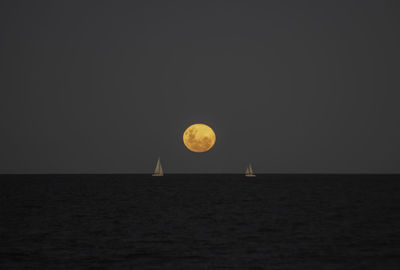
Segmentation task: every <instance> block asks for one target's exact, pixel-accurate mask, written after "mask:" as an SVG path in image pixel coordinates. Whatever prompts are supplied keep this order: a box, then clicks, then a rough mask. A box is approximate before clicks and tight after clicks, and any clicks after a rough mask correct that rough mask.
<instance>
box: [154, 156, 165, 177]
mask: <svg viewBox="0 0 400 270" xmlns="http://www.w3.org/2000/svg"><path fill="white" fill-rule="evenodd" d="M153 176H164V171H163V169H162V166H161V162H160V158H158V160H157V165H156V169H155V170H154V173H153Z"/></svg>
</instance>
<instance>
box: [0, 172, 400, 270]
mask: <svg viewBox="0 0 400 270" xmlns="http://www.w3.org/2000/svg"><path fill="white" fill-rule="evenodd" d="M0 269H289V270H290V269H396V270H397V269H400V177H399V176H365V175H364V176H362V175H358V176H350V175H336V176H335V175H325V176H324V175H319V176H318V175H259V176H258V177H257V178H255V179H246V178H244V177H243V176H239V175H170V176H165V177H161V178H157V177H149V176H144V175H48V176H43V175H42V176H41V175H36V176H2V179H1V180H0Z"/></svg>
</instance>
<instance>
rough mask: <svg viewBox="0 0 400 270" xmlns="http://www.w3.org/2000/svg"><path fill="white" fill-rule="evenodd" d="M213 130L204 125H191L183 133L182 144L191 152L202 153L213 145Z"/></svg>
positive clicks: (214, 137)
mask: <svg viewBox="0 0 400 270" xmlns="http://www.w3.org/2000/svg"><path fill="white" fill-rule="evenodd" d="M215 140H216V136H215V133H214V130H212V128H210V127H209V126H207V125H205V124H193V125H191V126H190V127H188V128H187V129H186V130H185V132H184V133H183V143H184V144H185V146H186V147H187V148H188V149H189V150H190V151H192V152H196V153H203V152H207V151H208V150H210V149H211V148H212V147H213V146H214V144H215Z"/></svg>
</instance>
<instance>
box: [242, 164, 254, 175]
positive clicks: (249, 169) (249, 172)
mask: <svg viewBox="0 0 400 270" xmlns="http://www.w3.org/2000/svg"><path fill="white" fill-rule="evenodd" d="M245 176H246V177H256V175H255V174H254V173H253V167H251V164H249V166H247V168H246V174H245Z"/></svg>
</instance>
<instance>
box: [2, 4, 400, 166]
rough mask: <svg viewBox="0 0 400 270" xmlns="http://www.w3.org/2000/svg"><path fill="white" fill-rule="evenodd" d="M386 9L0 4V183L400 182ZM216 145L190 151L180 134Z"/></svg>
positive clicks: (392, 28) (394, 56) (395, 14)
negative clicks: (136, 177) (45, 179)
mask: <svg viewBox="0 0 400 270" xmlns="http://www.w3.org/2000/svg"><path fill="white" fill-rule="evenodd" d="M399 14H400V5H399V4H398V1H396V0H393V1H383V0H376V1H365V0H364V1H351V0H345V1H333V0H332V1H321V0H315V1H299V0H293V1H282V0H280V1H278V0H277V1H266V0H264V1H215V0H214V1H181V2H174V1H164V0H163V1H149V0H145V1H137V0H135V1H116V0H113V1H111V0H110V1H82V0H79V1H71V0H68V1H53V0H51V1H16V0H10V1H6V0H3V1H1V2H0V34H1V43H0V69H1V72H0V91H1V92H0V112H1V113H0V121H1V122H0V123H1V131H0V173H117V172H121V173H131V172H132V173H143V172H151V171H152V170H153V169H154V166H155V162H156V158H157V157H158V156H161V160H162V163H163V165H164V169H165V171H166V173H168V172H204V173H207V172H221V173H224V172H243V171H244V169H245V167H246V165H247V163H248V162H252V163H253V165H254V168H255V171H256V172H289V173H292V172H315V173H350V172H363V173H369V172H375V173H381V172H382V173H383V172H384V173H393V172H397V173H400V156H399V154H400V124H399V122H400V121H399V116H400V107H399V101H400V93H399V91H400V82H399V78H400V77H399V75H400V68H399V65H400V52H399V50H400V49H399V48H400V34H399V33H400V16H399ZM195 122H202V123H206V124H208V125H210V126H211V127H212V128H213V129H214V130H215V132H216V135H217V142H216V145H215V147H214V148H213V149H212V150H211V151H210V152H208V153H204V154H195V153H192V152H190V151H188V150H187V149H186V148H185V147H184V145H183V143H182V133H183V131H184V130H185V128H186V127H187V126H188V125H190V124H192V123H195Z"/></svg>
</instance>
